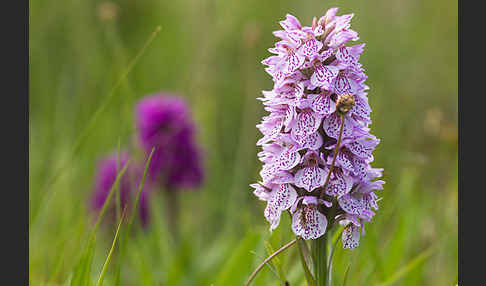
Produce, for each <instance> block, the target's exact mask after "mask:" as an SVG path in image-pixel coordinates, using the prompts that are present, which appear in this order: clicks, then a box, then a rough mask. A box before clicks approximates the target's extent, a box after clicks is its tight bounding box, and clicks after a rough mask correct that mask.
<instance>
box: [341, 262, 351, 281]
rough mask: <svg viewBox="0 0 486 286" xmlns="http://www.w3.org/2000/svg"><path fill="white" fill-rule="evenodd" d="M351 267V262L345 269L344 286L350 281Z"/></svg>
mask: <svg viewBox="0 0 486 286" xmlns="http://www.w3.org/2000/svg"><path fill="white" fill-rule="evenodd" d="M349 268H351V263H349V265H348V267H346V271H344V279H343V286H346V284H347V282H348V276H349Z"/></svg>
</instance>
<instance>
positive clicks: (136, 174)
mask: <svg viewBox="0 0 486 286" xmlns="http://www.w3.org/2000/svg"><path fill="white" fill-rule="evenodd" d="M128 159H129V156H128V155H127V154H126V153H125V152H121V153H120V157H119V162H117V161H118V155H117V154H112V155H110V156H108V157H105V158H102V159H101V160H100V161H99V163H98V167H97V176H96V182H95V188H94V192H93V194H92V197H91V209H92V210H94V211H100V210H101V208H102V207H103V205H104V203H105V201H106V199H107V197H108V195H109V193H110V190H111V188H112V186H113V184H114V183H115V181H116V177H117V176H118V173H119V172H120V170H122V169H123V168H124V166H125V165H126V164H127V163H128ZM117 166H118V168H117ZM141 178H142V169H141V168H139V167H138V166H132V165H129V166H128V167H127V170H126V171H125V173H124V174H123V176H122V177H121V179H120V184H119V192H120V208H121V209H123V208H124V207H125V206H131V205H132V203H133V202H134V201H135V198H136V195H137V193H138V191H139V185H138V184H140V181H141ZM149 195H150V186H149V184H148V183H145V184H144V187H143V189H142V192H141V194H140V200H139V205H138V212H139V215H140V219H141V222H142V225H143V226H146V225H147V224H148V222H149V201H148V200H149ZM115 199H116V195H115V193H114V194H113V197H112V201H111V204H110V209H109V210H110V213H111V216H112V217H114V211H115V208H114V207H115Z"/></svg>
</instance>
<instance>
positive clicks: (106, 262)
mask: <svg viewBox="0 0 486 286" xmlns="http://www.w3.org/2000/svg"><path fill="white" fill-rule="evenodd" d="M125 211H126V208H125V209H124V210H123V213H122V215H121V217H120V221H119V222H118V227H117V228H116V232H115V237H114V238H113V243H112V244H111V248H110V251H109V252H108V256H107V257H106V260H105V264H103V269H102V270H101V273H100V277H99V278H98V283H97V284H96V285H98V286H101V285H103V280H104V279H105V275H106V271H107V270H108V265H109V264H110V261H111V256H112V255H113V251H114V250H115V246H116V242H117V240H118V233H119V231H120V227H121V225H122V222H123V218H124V217H125Z"/></svg>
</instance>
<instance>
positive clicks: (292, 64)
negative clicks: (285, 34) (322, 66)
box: [284, 51, 305, 74]
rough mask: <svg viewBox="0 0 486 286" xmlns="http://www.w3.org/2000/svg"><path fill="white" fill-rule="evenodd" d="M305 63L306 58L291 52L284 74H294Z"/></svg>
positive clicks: (287, 58)
mask: <svg viewBox="0 0 486 286" xmlns="http://www.w3.org/2000/svg"><path fill="white" fill-rule="evenodd" d="M304 61H305V57H304V56H302V55H300V54H298V53H295V52H293V51H290V52H289V54H288V55H287V57H286V59H285V63H284V72H285V73H286V74H290V73H293V72H294V71H296V70H297V69H298V68H300V66H302V64H303V63H304Z"/></svg>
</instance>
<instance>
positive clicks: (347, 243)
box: [342, 223, 359, 249]
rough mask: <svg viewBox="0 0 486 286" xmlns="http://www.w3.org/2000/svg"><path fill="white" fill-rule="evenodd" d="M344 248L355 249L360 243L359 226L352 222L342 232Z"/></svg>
mask: <svg viewBox="0 0 486 286" xmlns="http://www.w3.org/2000/svg"><path fill="white" fill-rule="evenodd" d="M342 239H343V248H348V249H354V248H356V247H358V245H359V227H358V226H356V225H354V224H352V223H350V224H348V225H347V226H346V227H345V228H344V230H343V234H342Z"/></svg>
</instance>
